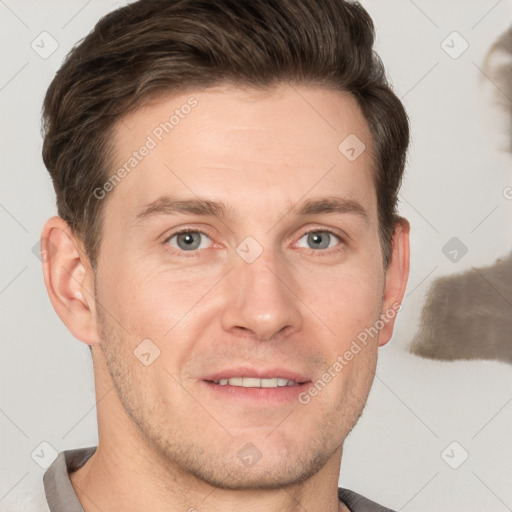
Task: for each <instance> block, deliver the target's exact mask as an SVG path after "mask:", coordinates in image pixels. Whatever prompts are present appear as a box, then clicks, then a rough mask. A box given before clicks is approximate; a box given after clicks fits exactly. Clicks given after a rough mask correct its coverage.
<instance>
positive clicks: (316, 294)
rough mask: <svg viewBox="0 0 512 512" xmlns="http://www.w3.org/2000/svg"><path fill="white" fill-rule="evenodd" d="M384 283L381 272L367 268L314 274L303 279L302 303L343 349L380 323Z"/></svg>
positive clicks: (308, 274) (334, 270) (340, 269)
mask: <svg viewBox="0 0 512 512" xmlns="http://www.w3.org/2000/svg"><path fill="white" fill-rule="evenodd" d="M383 282H384V281H383V277H382V275H381V273H380V272H379V271H378V269H376V270H373V271H372V270H371V269H369V268H368V267H367V268H365V269H362V268H355V267H353V268H348V267H347V268H342V267H340V268H339V269H330V270H329V271H325V270H324V271H323V272H322V271H318V270H317V271H312V272H308V273H307V275H304V277H303V282H302V284H301V292H302V297H301V299H302V300H303V302H304V303H305V304H306V305H307V306H308V307H309V309H310V310H311V311H312V312H313V314H314V315H315V316H317V317H318V318H319V319H321V320H322V321H323V322H324V324H325V325H326V326H327V327H328V328H329V330H330V332H331V335H332V336H333V337H334V338H335V340H336V343H335V346H338V348H341V347H342V346H343V345H344V344H345V343H347V342H350V341H351V340H352V339H353V338H355V337H357V335H358V334H359V333H360V332H361V331H362V330H364V329H365V328H366V327H369V326H371V325H373V324H374V323H375V321H376V320H377V319H378V317H379V314H380V309H381V304H382V287H383Z"/></svg>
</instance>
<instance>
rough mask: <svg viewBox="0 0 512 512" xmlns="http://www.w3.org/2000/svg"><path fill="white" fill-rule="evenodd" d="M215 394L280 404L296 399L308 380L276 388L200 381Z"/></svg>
mask: <svg viewBox="0 0 512 512" xmlns="http://www.w3.org/2000/svg"><path fill="white" fill-rule="evenodd" d="M202 383H203V384H205V385H206V386H207V388H208V389H209V390H210V391H211V392H212V393H213V394H214V395H215V396H218V397H220V398H223V399H226V400H240V401H245V402H248V403H253V404H254V405H258V404H264V405H267V406H268V405H272V404H276V405H280V404H284V403H289V402H293V401H294V400H295V401H297V400H298V396H299V394H300V393H302V392H303V391H304V390H305V389H307V386H308V385H309V383H308V382H305V383H303V384H297V385H296V386H280V387H277V388H244V387H242V386H230V385H229V384H226V385H224V386H221V385H220V384H215V383H214V382H211V381H206V380H203V381H202Z"/></svg>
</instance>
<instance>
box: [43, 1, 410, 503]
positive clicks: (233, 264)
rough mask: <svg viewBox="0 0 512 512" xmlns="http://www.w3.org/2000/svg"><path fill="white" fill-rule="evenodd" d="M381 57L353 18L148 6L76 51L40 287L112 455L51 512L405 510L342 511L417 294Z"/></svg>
mask: <svg viewBox="0 0 512 512" xmlns="http://www.w3.org/2000/svg"><path fill="white" fill-rule="evenodd" d="M373 42H374V28H373V24H372V21H371V19H370V17H369V16H368V14H367V13H366V11H365V10H364V9H363V8H362V7H361V6H359V5H358V4H354V3H349V2H344V1H340V0H279V1H277V0H250V1H249V0H216V1H211V2H204V1H202V0H165V1H164V0H141V1H139V2H135V3H133V4H131V5H128V6H126V7H123V8H122V9H119V10H117V11H115V12H113V13H110V14H109V15H107V16H105V17H104V18H103V19H102V20H100V21H99V23H98V24H97V25H96V27H95V29H94V30H93V31H92V32H91V34H89V35H88V36H87V37H86V38H85V39H84V40H83V41H82V42H81V43H80V44H79V45H78V46H77V47H75V48H74V49H73V50H72V52H71V53H70V55H69V56H68V58H67V59H66V61H65V62H64V64H63V66H62V68H61V69H60V70H59V72H58V73H57V75H56V77H55V79H54V80H53V82H52V84H51V85H50V87H49V89H48V92H47V95H46V98H45V102H44V128H45V138H44V147H43V158H44V162H45V165H46V166H47V168H48V170H49V172H50V174H51V177H52V180H53V183H54V186H55V190H56V194H57V206H58V214H59V216H56V217H52V218H51V219H49V220H48V221H47V222H46V224H45V226H44V229H43V232H42V251H43V253H44V256H45V257H44V258H43V262H44V263H43V269H44V277H45V283H46V287H47V290H48V293H49V297H50V300H51V302H52V304H53V307H54V308H55V310H56V312H57V314H58V315H59V317H60V318H61V320H62V321H63V322H64V323H65V324H66V326H67V327H68V328H69V330H70V331H71V333H72V334H73V336H75V337H76V338H77V339H79V340H81V341H82V342H84V343H86V344H87V345H89V346H90V348H91V354H92V359H93V364H94V377H95V386H96V396H97V416H98V434H99V442H98V446H97V447H89V448H86V449H76V450H68V451H66V452H62V453H61V454H59V456H58V457H57V459H56V460H55V462H54V463H53V464H52V466H51V467H50V468H49V469H48V470H47V472H46V473H45V475H44V489H45V494H46V499H47V502H48V507H49V510H51V511H52V512H60V511H64V510H65V511H67V512H75V511H82V510H84V511H86V512H92V511H98V510H101V511H103V512H107V511H108V512H110V511H114V510H123V511H125V512H131V511H141V510H151V511H153V512H160V511H161V512H163V511H166V512H174V511H189V512H192V511H226V512H232V511H235V510H244V511H245V510H262V511H263V510H264V511H279V512H283V511H285V512H291V511H298V510H307V511H309V512H315V511H322V512H334V511H349V510H350V511H353V512H361V511H377V510H380V511H382V510H390V509H387V508H384V507H381V506H380V505H377V504H376V503H374V502H373V501H370V500H369V499H366V498H364V497H363V496H361V495H360V494H358V493H356V492H353V491H351V490H348V489H344V488H339V489H338V480H339V477H340V465H341V457H342V451H343V443H344V440H345V439H346V437H347V435H348V434H349V432H350V431H351V429H352V428H353V427H354V425H355V424H356V422H357V420H358V418H359V417H360V415H361V413H362V410H363V408H364V404H365V402H366V399H367V396H368V393H369V391H370V387H371V384H372V381H373V377H374V372H375V367H376V361H377V349H378V347H379V346H382V345H384V344H385V343H387V342H388V341H389V339H390V337H391V335H392V331H393V324H394V319H395V317H396V314H397V311H398V309H399V307H400V303H401V301H402V298H403V295H404V291H405V287H406V283H407V277H408V272H409V242H408V236H409V225H408V222H407V221H406V220H405V219H402V218H400V217H398V216H397V214H396V199H397V193H398V189H399V186H400V182H401V177H402V172H403V169H404V164H405V158H406V150H407V146H408V136H409V131H408V121H407V116H406V113H405V111H404V109H403V106H402V105H401V103H400V101H399V100H398V99H397V97H396V96H395V95H394V94H393V92H392V91H391V89H390V87H389V86H388V84H387V82H386V78H385V75H384V70H383V67H382V65H381V63H380V60H379V59H378V57H376V56H375V54H374V53H373ZM362 455H364V454H362Z"/></svg>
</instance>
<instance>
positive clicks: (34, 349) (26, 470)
mask: <svg viewBox="0 0 512 512" xmlns="http://www.w3.org/2000/svg"><path fill="white" fill-rule="evenodd" d="M125 3H127V2H110V1H108V0H107V1H103V2H101V1H99V0H89V1H83V0H73V1H70V0H67V1H64V0H62V1H56V0H46V1H44V2H41V1H39V2H36V1H16V2H15V1H14V0H0V23H1V32H0V49H1V50H0V59H1V61H0V66H1V68H0V69H1V75H0V108H1V120H2V123H1V133H0V148H1V153H0V164H1V173H2V175H1V179H2V181H1V188H0V225H1V240H2V245H1V247H2V250H1V251H0V258H1V266H0V269H1V273H0V312H1V327H0V332H1V336H2V345H1V347H2V350H1V359H0V364H1V369H0V375H1V397H0V432H1V440H0V461H1V462H0V510H4V509H3V508H2V499H3V498H4V497H5V496H8V495H9V493H11V492H15V490H16V489H19V488H21V487H22V486H27V485H28V483H29V482H35V481H37V480H38V479H41V478H42V474H43V473H44V468H42V467H40V466H39V465H38V464H37V463H36V462H35V460H34V459H33V458H32V454H33V453H34V452H37V451H39V452H40V451H41V449H43V451H44V452H45V453H46V461H45V462H46V463H49V462H51V460H52V458H53V456H55V454H56V452H60V451H62V450H66V449H71V448H78V447H85V446H92V445H95V444H96V443H97V430H96V414H95V395H94V386H93V376H92V363H91V360H90V355H89V350H88V348H87V347H86V346H85V345H84V344H82V343H81V342H79V341H77V340H76V339H74V338H73V337H72V336H71V334H70V333H69V332H68V331H67V329H66V328H65V327H64V325H63V324H62V323H61V322H60V320H59V318H58V317H57V315H56V313H55V312H54V310H53V308H52V306H51V304H50V301H49V299H48V296H47V293H46V289H45V286H44V281H43V275H42V270H41V262H40V261H39V259H38V258H37V256H36V255H35V254H34V247H36V249H37V244H38V240H39V236H40V232H41V228H42V226H43V224H44V222H45V220H46V219H47V218H48V217H50V216H52V215H54V214H55V213H56V209H55V197H54V191H53V187H52V185H51V182H50V179H49V176H48V174H47V172H46V170H45V168H44V165H43V163H42V159H41V145H42V140H41V136H40V110H41V104H42V100H43V96H44V94H45V92H46V88H47V87H48V85H49V83H50V81H51V79H52V78H53V75H54V74H55V72H56V71H57V70H58V68H59V66H60V64H61V62H62V59H63V58H64V56H65V54H66V53H67V52H68V51H69V49H70V48H71V47H72V46H73V45H74V44H75V43H76V42H77V41H78V40H79V39H81V38H82V37H83V36H85V35H86V34H87V33H88V32H89V31H90V30H91V29H92V27H93V25H94V24H95V22H96V21H97V20H98V19H99V18H100V17H101V16H102V15H103V14H105V13H106V12H108V11H110V10H112V9H113V8H115V7H118V6H120V5H124V4H125ZM362 4H363V5H364V6H365V7H366V8H367V9H368V10H369V12H370V14H371V15H372V16H373V18H374V21H375V24H376V28H377V43H378V51H379V53H380V55H381V57H382V59H383V61H384V63H385V65H386V67H387V71H388V74H389V76H390V78H391V80H392V83H393V85H394V87H395V90H396V92H397V94H398V96H400V97H401V98H402V100H403V102H404V104H405V106H406V108H407V110H408V112H409V115H410V118H411V123H412V136H413V142H412V145H411V150H410V156H409V163H408V167H407V174H406V178H405V181H404V185H403V188H402V192H401V195H400V213H401V214H402V215H404V216H405V217H407V218H408V219H409V220H410V222H411V228H412V233H411V244H412V254H411V275H410V278H409V284H408V288H407V292H406V298H405V300H404V305H403V310H402V311H401V313H400V315H399V318H398V322H397V325H396V330H395V335H394V337H393V339H392V341H391V342H390V343H389V344H388V345H387V346H385V347H383V348H382V349H380V355H379V363H378V368H377V374H376V378H375V382H374V386H373V389H372V391H371V394H370V397H369V401H368V404H367V406H366V409H365V411H364V414H363V416H362V418H361V420H360V421H359V423H358V425H357V426H356V428H355V429H354V431H353V432H352V433H351V435H350V436H349V438H348V440H347V441H346V443H345V450H344V455H343V461H342V467H341V477H340V485H342V486H344V487H348V488H350V489H353V490H355V491H357V492H360V493H362V494H364V495H366V496H368V497H370V498H372V499H374V500H376V501H378V502H382V503H385V504H386V505H388V506H390V507H392V508H395V509H396V510H405V511H408V510H411V511H412V510H415V511H418V512H428V511H433V510H436V511H450V512H456V511H466V512H467V511H481V510H485V511H488V512H491V511H496V512H501V511H505V510H512V486H511V485H510V482H511V481H512V462H511V461H512V443H511V442H510V432H511V425H512V371H511V367H510V365H507V364H504V363H498V362H493V361H471V362H470V361H457V362H439V361H434V360H427V359H420V358H418V357H416V356H413V355H411V354H410V353H409V352H408V346H409V344H410V341H411V339H412V337H413V335H414V333H415V332H416V330H417V327H418V320H419V316H420V313H421V308H422V305H423V303H424V300H425V293H426V291H427V290H428V287H429V285H430V283H431V282H432V281H433V280H434V279H435V278H437V277H440V276H443V275H447V274H453V273H459V272H462V271H464V270H466V269H469V268H471V267H472V266H477V267H482V266H487V265H490V264H492V263H493V262H494V261H495V260H496V259H497V258H498V257H501V256H505V255H507V254H509V253H510V251H511V249H512V230H511V229H510V219H511V213H512V201H511V200H510V199H508V200H507V198H506V197H505V195H504V193H503V191H504V190H505V189H506V188H507V187H510V186H512V157H511V156H510V155H509V154H506V153H503V152H500V151H499V146H500V143H502V142H503V140H504V137H505V138H506V137H507V136H508V134H505V133H504V132H503V127H504V126H505V124H506V121H504V118H503V116H500V113H499V112H498V111H496V110H493V109H491V107H490V102H489V97H491V96H492V94H494V93H496V94H499V91H498V90H497V89H496V87H495V85H494V84H491V83H490V82H489V81H488V80H487V79H486V78H485V77H483V75H482V72H481V67H482V62H483V58H484V56H485V54H486V52H487V51H488V49H489V47H490V46H491V45H492V43H493V42H494V41H495V39H496V38H497V37H498V36H499V35H500V34H501V33H502V32H503V31H504V30H506V28H508V26H509V25H511V24H512V3H511V2H510V1H505V0H501V1H496V0H429V1H427V0H416V1H412V0H387V1H386V2H383V1H382V0H366V1H363V2H362ZM43 32H44V34H42V33H43ZM453 32H457V34H455V35H454V34H453ZM447 38H448V39H447ZM443 41H444V42H443ZM466 44H467V45H468V47H467V49H466V50H465V51H464V52H463V53H461V54H460V55H459V53H460V52H461V51H462V49H463V48H464V47H465V46H466ZM54 46H56V48H55V50H54V51H53V53H51V55H47V54H48V53H50V52H52V50H53V49H54V48H53V47H54ZM449 53H451V55H450V54H449ZM486 81H487V83H486ZM454 236H455V237H457V238H459V239H460V240H461V241H462V242H463V243H464V244H465V245H466V246H467V248H468V252H467V254H466V255H465V256H464V257H463V258H462V259H460V261H458V262H456V263H454V262H452V261H450V260H449V259H448V258H447V257H446V256H445V255H444V254H443V252H442V250H441V249H442V247H443V246H444V245H445V244H446V242H447V241H448V240H449V239H451V238H452V237H454ZM35 252H37V250H36V251H35ZM482 343H485V340H482ZM454 442H455V443H456V444H452V443H454ZM41 443H48V444H49V445H50V446H51V447H53V449H55V450H56V452H55V453H54V452H52V449H51V448H50V447H49V446H48V445H47V444H43V445H41ZM466 454H467V459H466V460H465V461H464V462H463V463H462V464H460V462H461V461H462V460H463V459H464V458H465V457H466ZM450 464H451V466H457V465H459V464H460V465H459V467H458V468H457V469H454V468H453V467H451V466H450ZM4 503H5V502H4ZM105 512H106V511H105Z"/></svg>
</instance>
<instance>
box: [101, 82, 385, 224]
mask: <svg viewBox="0 0 512 512" xmlns="http://www.w3.org/2000/svg"><path fill="white" fill-rule="evenodd" d="M112 145H113V148H114V155H115V156H114V162H113V167H112V168H111V169H110V172H111V173H114V174H116V173H117V174H121V175H122V177H121V178H120V179H119V180H116V183H115V190H113V191H112V192H109V193H111V194H112V196H113V197H110V198H109V200H110V201H113V202H114V203H116V205H117V206H116V208H117V207H122V205H124V207H125V208H126V214H127V215H130V216H132V217H135V216H136V215H137V214H138V213H140V211H141V208H142V207H143V206H144V205H147V204H149V203H150V202H152V201H155V200H157V199H158V198H159V197H160V196H162V195H164V194H167V195H173V196H177V195H178V196H182V197H185V196H186V197H193V196H194V195H195V196H202V197H206V198H210V199H211V200H217V199H219V198H222V199H223V200H224V201H223V202H225V203H226V202H228V203H229V206H233V209H234V210H236V209H237V206H238V207H240V209H243V208H245V209H246V212H247V211H248V209H249V208H252V210H253V211H255V209H256V210H257V209H258V208H261V206H262V204H264V203H265V204H267V205H268V207H269V208H274V207H275V208H277V207H278V205H281V208H282V209H284V210H287V209H289V208H290V207H292V206H293V205H294V204H296V203H297V201H299V199H301V198H306V196H307V195H308V194H309V195H314V196H318V195H321V194H322V193H324V194H325V193H329V194H332V193H333V192H336V191H339V192H340V193H344V195H345V196H348V197H349V198H350V199H354V200H358V201H359V202H366V203H367V207H368V209H369V210H370V214H371V213H372V210H374V209H375V208H374V206H375V205H374V204H372V200H371V199H372V194H373V195H375V192H374V190H373V188H374V187H373V155H372V144H371V136H370V132H369V128H368V125H367V122H366V120H365V119H364V117H363V115H362V113H361V111H360V109H359V106H358V104H357V102H356V100H355V98H354V97H353V96H352V95H350V94H348V93H342V92H339V91H334V90H332V89H327V88H320V87H316V88H313V87H307V86H298V85H286V84H281V85H280V86H279V87H275V88H273V89H271V90H260V89H248V88H240V87H234V86H217V87H211V88H208V89H203V90H190V91H187V92H181V93H179V94H174V95H169V96H166V97H161V98H159V99H158V100H154V101H152V102H151V103H148V104H146V105H145V106H144V107H142V108H140V109H138V110H136V111H134V112H132V113H130V114H129V115H127V116H125V117H124V118H123V119H122V120H120V121H119V122H118V123H117V124H116V126H115V129H114V132H113V139H112ZM121 169H123V171H122V172H119V170H121ZM373 203H374V201H373ZM234 210H233V211H234Z"/></svg>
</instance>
